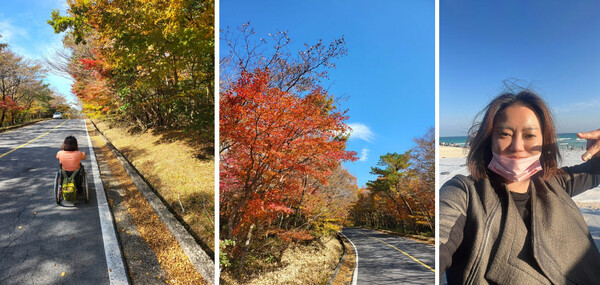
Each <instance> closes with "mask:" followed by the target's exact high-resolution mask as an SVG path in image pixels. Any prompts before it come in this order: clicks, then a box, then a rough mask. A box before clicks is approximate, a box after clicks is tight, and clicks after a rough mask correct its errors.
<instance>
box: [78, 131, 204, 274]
mask: <svg viewBox="0 0 600 285" xmlns="http://www.w3.org/2000/svg"><path fill="white" fill-rule="evenodd" d="M105 127H106V129H104V131H105V132H107V131H109V130H113V131H114V129H112V128H109V127H107V126H105ZM88 129H89V130H90V136H91V137H92V141H93V144H94V147H95V149H97V150H96V152H97V156H98V160H99V163H100V164H104V166H103V165H101V166H100V167H101V172H102V176H103V177H102V179H103V183H104V184H105V188H107V196H108V198H109V203H110V205H111V210H112V211H113V215H114V216H115V222H116V224H117V230H118V232H119V238H120V240H121V244H122V248H123V252H124V255H125V259H126V262H127V266H128V269H129V273H130V278H131V280H132V281H133V282H134V283H139V284H148V283H156V282H160V283H163V282H165V283H169V284H206V281H207V280H203V278H202V276H201V275H200V274H199V272H198V271H197V270H196V268H194V264H192V263H191V262H190V260H189V258H188V256H187V255H186V253H185V252H184V250H183V249H182V247H181V246H180V243H178V239H177V238H176V237H175V236H174V235H173V234H172V233H171V232H170V231H169V229H168V227H167V226H166V225H165V224H164V223H163V221H162V219H161V218H159V216H158V215H157V213H156V212H155V210H154V209H153V207H152V206H151V205H150V204H149V202H148V200H147V199H146V197H145V196H144V194H143V193H142V192H141V191H140V189H138V187H137V186H136V184H135V182H134V181H133V180H132V177H130V175H129V174H128V173H127V171H126V170H125V168H124V166H123V165H122V164H121V163H122V162H120V161H119V159H118V158H117V157H116V155H115V153H113V151H111V148H110V146H109V145H108V144H106V143H105V142H104V140H103V139H102V138H101V136H100V133H97V132H96V129H95V127H94V126H93V125H92V124H91V123H89V122H88ZM120 131H121V133H116V132H115V133H111V134H112V140H111V143H112V144H114V143H113V141H114V140H115V138H118V139H120V140H124V141H131V142H138V143H137V144H135V151H136V152H137V154H138V155H141V153H144V154H145V155H146V156H150V157H152V158H153V159H155V161H154V162H157V164H159V165H158V166H155V167H161V165H164V164H167V163H168V162H164V161H160V159H158V158H156V156H155V155H153V148H156V145H155V144H154V143H156V142H159V141H160V138H152V137H151V136H146V137H144V138H140V136H139V135H137V136H136V135H132V134H130V133H129V132H127V131H126V130H120ZM150 135H151V134H150ZM148 141H149V142H151V143H150V144H147V142H148ZM121 147H123V146H121ZM129 147H130V150H132V149H133V146H129ZM120 150H121V149H120ZM181 152H183V151H181V148H176V149H173V150H172V151H171V154H172V155H173V157H176V158H177V157H179V155H181ZM174 153H177V154H179V155H176V154H174ZM127 159H128V160H130V161H131V158H130V157H128V158H127ZM145 163H152V162H148V161H147V162H145ZM179 163H181V164H182V165H183V164H185V161H180V162H179ZM171 164H173V163H172V162H171ZM103 169H104V170H103ZM180 169H186V167H185V166H181V167H180ZM212 171H214V170H212ZM140 172H141V171H140ZM213 173H214V172H213ZM144 176H145V175H144ZM167 183H168V182H167ZM177 185H181V184H177ZM211 190H212V189H211ZM180 196H181V195H180ZM192 210H193V209H192ZM200 213H201V212H200ZM212 281H213V280H210V281H209V282H208V283H212Z"/></svg>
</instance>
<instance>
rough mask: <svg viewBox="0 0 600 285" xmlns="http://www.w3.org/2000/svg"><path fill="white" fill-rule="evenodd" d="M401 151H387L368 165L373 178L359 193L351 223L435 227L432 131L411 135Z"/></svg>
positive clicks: (411, 228)
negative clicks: (411, 140)
mask: <svg viewBox="0 0 600 285" xmlns="http://www.w3.org/2000/svg"><path fill="white" fill-rule="evenodd" d="M414 142H415V143H416V145H415V146H414V147H413V148H412V149H411V150H409V151H406V152H404V153H403V154H398V153H387V154H385V155H382V156H381V157H380V160H379V162H378V164H377V165H378V166H376V167H372V168H371V173H372V174H375V175H377V178H376V179H374V180H371V181H369V182H367V189H364V190H362V191H361V192H360V193H359V196H358V200H357V202H356V203H355V204H354V205H353V208H352V211H351V217H352V219H353V222H354V224H356V225H366V226H370V227H376V228H379V227H383V228H387V229H399V230H401V231H402V232H419V231H421V229H425V228H426V229H428V231H429V232H431V233H433V232H434V230H435V228H434V226H435V201H434V198H435V193H434V186H435V142H434V131H433V129H429V131H428V133H427V134H426V135H425V136H424V137H421V138H415V139H414Z"/></svg>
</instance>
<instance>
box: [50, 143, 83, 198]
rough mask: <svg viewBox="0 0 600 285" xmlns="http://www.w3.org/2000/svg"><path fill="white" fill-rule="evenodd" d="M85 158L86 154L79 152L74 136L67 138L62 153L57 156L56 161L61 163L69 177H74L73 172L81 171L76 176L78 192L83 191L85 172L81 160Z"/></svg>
mask: <svg viewBox="0 0 600 285" xmlns="http://www.w3.org/2000/svg"><path fill="white" fill-rule="evenodd" d="M85 158H86V157H85V152H81V151H79V147H78V146H77V139H76V138H75V137H74V136H68V137H66V138H65V141H64V142H63V144H62V146H61V151H59V152H58V153H57V154H56V159H58V160H59V161H60V166H61V168H62V169H63V170H65V172H66V174H67V175H68V176H71V175H73V172H75V171H77V170H79V171H78V172H77V174H76V176H75V185H76V188H77V192H80V191H81V190H82V189H83V187H81V183H82V174H83V173H85V170H84V168H83V165H82V164H81V160H82V159H85Z"/></svg>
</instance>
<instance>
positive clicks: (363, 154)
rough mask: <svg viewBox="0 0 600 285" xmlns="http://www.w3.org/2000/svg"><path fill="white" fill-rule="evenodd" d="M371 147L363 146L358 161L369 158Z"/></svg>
mask: <svg viewBox="0 0 600 285" xmlns="http://www.w3.org/2000/svg"><path fill="white" fill-rule="evenodd" d="M369 151H370V150H369V149H368V148H363V149H362V150H361V151H360V159H358V161H363V162H364V161H367V159H369Z"/></svg>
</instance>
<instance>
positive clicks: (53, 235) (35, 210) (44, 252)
mask: <svg viewBox="0 0 600 285" xmlns="http://www.w3.org/2000/svg"><path fill="white" fill-rule="evenodd" d="M47 132H49V133H47ZM45 133H47V134H46V135H43V134H45ZM41 135H43V136H42V137H39V136H41ZM68 135H73V136H75V137H76V138H77V141H78V144H79V149H80V150H81V151H84V152H86V153H87V154H88V155H89V151H88V139H87V135H86V131H85V124H84V121H83V120H52V121H45V122H42V123H38V124H35V125H31V126H27V127H24V128H20V129H16V130H12V131H8V132H5V133H0V284H108V283H109V281H110V280H109V273H108V272H109V271H108V269H107V261H106V260H107V259H106V257H105V249H104V245H103V244H104V243H103V235H102V230H101V225H100V218H99V212H98V203H97V199H96V187H95V182H96V181H95V180H96V178H95V177H93V175H92V171H91V169H92V166H91V163H90V159H89V158H88V159H86V160H83V161H82V163H83V165H84V167H85V169H86V171H87V172H88V180H89V186H90V188H89V190H90V203H89V204H85V203H84V202H83V201H82V202H81V203H77V204H75V205H72V206H71V207H65V206H58V205H57V204H56V202H55V200H54V189H53V182H54V175H55V173H56V171H57V169H58V161H57V160H56V153H57V152H58V151H59V150H60V146H61V144H62V142H63V140H64V138H65V137H66V136H68ZM38 137H39V138H38ZM35 138H38V139H37V140H35V141H32V142H30V141H31V140H33V139H35ZM27 142H30V143H29V144H27V145H24V146H23V144H26V143H27ZM19 146H21V147H20V148H18V147H19ZM16 148H17V149H16ZM10 151H12V152H10ZM7 152H10V153H8V154H7ZM63 272H64V273H65V274H64V276H61V275H62V273H63Z"/></svg>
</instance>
